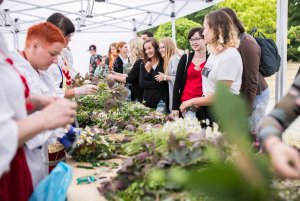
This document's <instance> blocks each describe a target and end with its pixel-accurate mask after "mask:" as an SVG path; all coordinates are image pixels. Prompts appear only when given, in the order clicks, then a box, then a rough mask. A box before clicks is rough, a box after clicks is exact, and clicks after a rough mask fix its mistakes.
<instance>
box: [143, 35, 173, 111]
mask: <svg viewBox="0 0 300 201" xmlns="http://www.w3.org/2000/svg"><path fill="white" fill-rule="evenodd" d="M158 48H159V46H158V43H157V41H156V40H155V39H154V38H150V39H148V40H146V41H145V42H144V45H143V54H144V61H143V63H142V64H141V68H140V78H139V81H140V86H141V88H143V89H144V95H143V100H144V101H145V105H146V106H147V107H150V108H154V109H156V111H158V112H162V113H166V112H167V111H168V110H169V109H168V107H167V106H168V104H169V93H168V83H167V82H159V81H157V80H156V79H155V76H156V75H158V74H159V72H161V73H164V68H163V66H164V61H163V59H162V57H161V55H160V53H159V51H158Z"/></svg>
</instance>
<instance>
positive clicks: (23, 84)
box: [0, 0, 76, 201]
mask: <svg viewBox="0 0 300 201" xmlns="http://www.w3.org/2000/svg"><path fill="white" fill-rule="evenodd" d="M1 2H2V1H1V0H0V3H1ZM31 50H32V51H34V52H35V53H43V55H47V53H48V54H50V52H48V51H45V49H43V48H42V47H40V46H39V45H38V44H35V45H34V46H33V49H31ZM52 50H53V49H51V51H52ZM51 53H53V52H51ZM11 56H12V55H11V54H10V53H9V51H8V49H7V45H6V43H5V40H4V37H3V36H2V34H1V33H0V86H1V87H0V102H1V104H0V114H1V117H0V130H1V134H0V158H1V163H0V200H1V201H11V200H18V201H27V200H29V197H30V195H31V194H32V191H33V187H32V180H31V176H30V172H29V168H28V165H27V160H26V157H25V153H24V148H23V145H24V143H25V142H26V141H28V140H29V139H30V138H32V137H34V136H35V135H36V134H38V133H39V132H41V131H43V130H48V129H54V128H58V127H62V126H66V125H67V124H69V123H71V122H72V117H74V115H75V113H76V111H75V107H76V104H75V103H72V102H70V101H68V100H66V99H57V100H56V99H51V98H48V99H45V98H40V97H37V96H32V95H31V94H30V90H29V87H28V83H27V81H26V78H25V77H24V76H23V75H22V74H21V73H20V71H19V70H18V68H17V65H18V64H17V63H16V62H15V61H14V59H12V58H11ZM28 56H29V54H28ZM47 56H48V55H47ZM48 58H49V60H50V55H49V56H48ZM48 58H46V57H45V60H44V57H41V58H39V60H40V61H36V63H39V64H46V63H47V62H46V61H48ZM42 60H43V61H42ZM29 101H31V103H29ZM26 106H27V109H31V110H32V109H37V108H40V109H41V110H40V112H38V113H34V114H31V115H29V116H28V115H27V111H26Z"/></svg>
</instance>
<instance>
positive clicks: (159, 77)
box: [154, 72, 167, 82]
mask: <svg viewBox="0 0 300 201" xmlns="http://www.w3.org/2000/svg"><path fill="white" fill-rule="evenodd" d="M166 76H167V75H165V74H163V73H162V72H158V75H155V76H154V78H155V80H156V81H158V82H162V81H164V80H165V77H166Z"/></svg>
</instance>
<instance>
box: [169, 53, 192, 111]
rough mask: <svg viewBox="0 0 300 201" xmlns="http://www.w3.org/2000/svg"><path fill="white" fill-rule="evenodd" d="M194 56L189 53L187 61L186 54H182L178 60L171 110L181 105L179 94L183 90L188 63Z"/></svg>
mask: <svg viewBox="0 0 300 201" xmlns="http://www.w3.org/2000/svg"><path fill="white" fill-rule="evenodd" d="M193 57H194V52H192V53H189V58H188V62H187V61H186V60H187V55H186V54H184V55H182V57H181V58H180V60H179V63H178V67H177V72H176V78H175V83H174V89H173V107H172V110H179V107H180V105H181V96H182V93H183V90H184V86H185V82H186V77H187V70H188V67H189V66H190V63H191V62H192V60H193Z"/></svg>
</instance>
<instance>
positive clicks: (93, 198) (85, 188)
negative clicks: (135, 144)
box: [67, 158, 125, 201]
mask: <svg viewBox="0 0 300 201" xmlns="http://www.w3.org/2000/svg"><path fill="white" fill-rule="evenodd" d="M124 160H125V159H124V158H115V159H111V160H107V162H114V163H118V164H120V165H121V164H122V162H123V161H124ZM67 164H68V165H70V166H71V167H72V169H73V178H72V182H71V185H70V187H69V189H68V195H67V199H68V201H105V200H106V199H105V198H104V197H103V196H102V195H101V194H100V193H99V192H98V190H97V187H98V186H99V184H100V183H101V182H103V181H105V180H108V179H110V178H111V177H114V176H116V173H117V171H118V169H119V168H114V169H112V168H110V167H106V166H101V167H97V168H94V169H84V168H77V167H76V166H77V165H88V166H90V164H89V163H78V162H74V161H72V160H67ZM85 176H94V177H95V178H96V179H97V180H96V181H95V182H94V183H90V184H77V178H79V177H85ZM102 177H105V178H102ZM99 178H100V179H99Z"/></svg>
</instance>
